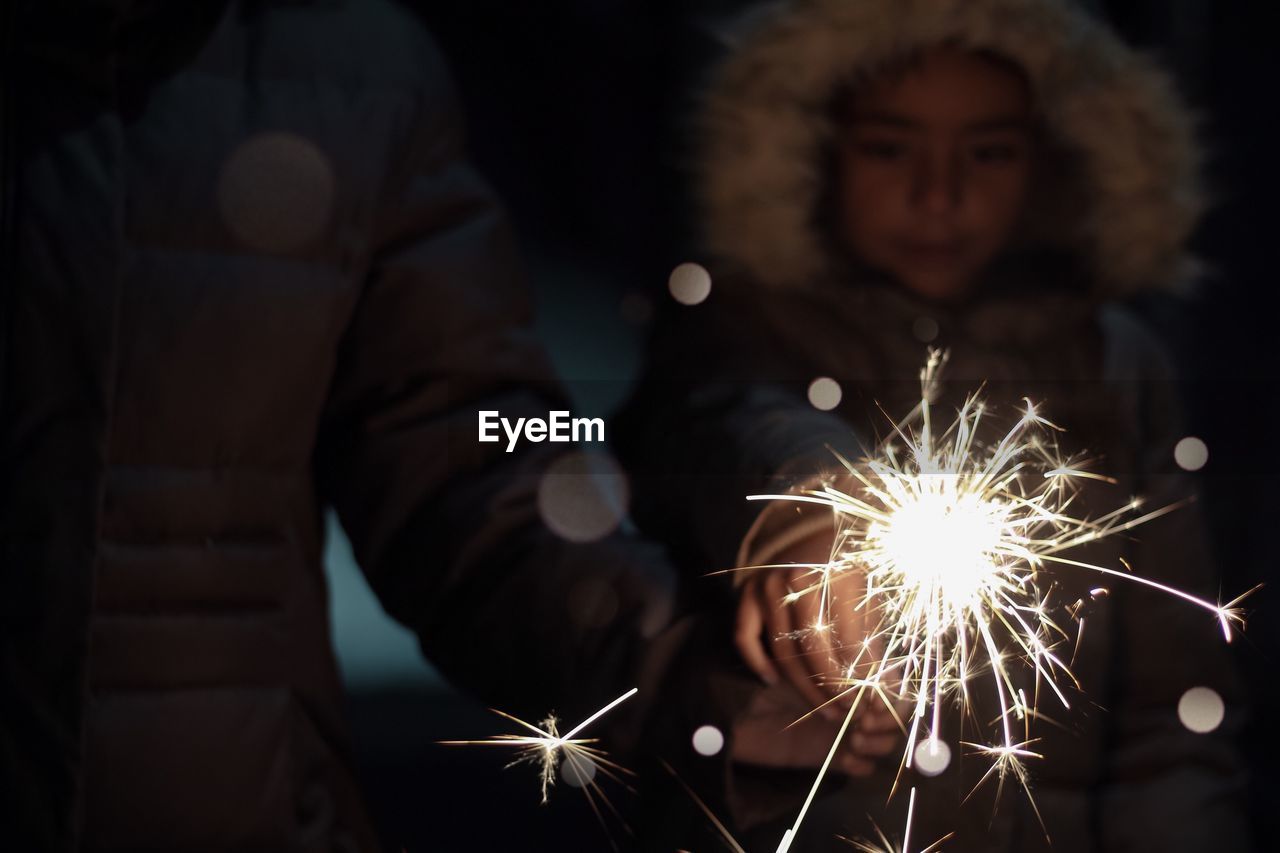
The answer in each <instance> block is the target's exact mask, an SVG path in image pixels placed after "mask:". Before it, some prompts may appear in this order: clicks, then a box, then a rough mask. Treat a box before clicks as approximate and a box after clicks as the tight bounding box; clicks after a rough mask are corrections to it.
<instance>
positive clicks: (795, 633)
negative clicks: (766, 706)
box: [735, 530, 900, 775]
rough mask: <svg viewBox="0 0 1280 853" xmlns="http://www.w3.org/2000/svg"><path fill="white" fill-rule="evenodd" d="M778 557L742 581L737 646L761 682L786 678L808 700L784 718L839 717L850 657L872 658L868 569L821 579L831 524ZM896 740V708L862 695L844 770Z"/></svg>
mask: <svg viewBox="0 0 1280 853" xmlns="http://www.w3.org/2000/svg"><path fill="white" fill-rule="evenodd" d="M775 558H776V560H777V564H776V565H775V567H773V568H769V569H765V570H762V571H759V572H754V573H753V574H752V575H751V576H750V577H748V579H747V581H746V582H745V583H743V584H742V586H741V587H740V598H739V602H738V612H737V625H736V631H735V643H736V645H737V648H738V651H739V652H740V653H741V655H742V657H743V659H744V660H745V661H746V663H747V665H748V666H750V667H751V669H752V670H753V671H754V672H755V673H756V674H757V675H759V676H760V678H761V679H762V680H763V681H765V683H767V684H770V685H777V684H779V683H783V682H785V683H786V684H788V685H790V686H791V687H793V688H795V691H797V692H798V693H799V696H800V697H801V698H803V700H804V701H805V702H807V703H808V707H807V708H805V709H803V711H802V712H801V713H800V714H796V715H795V716H793V717H792V719H791V720H788V721H784V722H783V725H787V724H790V723H791V722H794V720H795V719H796V718H797V717H799V716H805V715H809V714H815V711H816V714H815V715H816V716H819V717H821V718H822V719H824V720H826V721H828V722H836V723H838V722H840V721H842V720H843V718H844V715H845V713H846V711H847V710H848V705H849V703H850V702H851V701H852V700H851V698H850V694H849V692H848V691H847V689H846V688H847V686H848V680H849V678H850V677H852V676H853V675H854V674H855V673H854V671H853V669H854V662H855V661H857V660H861V661H863V663H864V664H865V661H867V660H869V659H871V658H872V657H873V656H870V655H867V654H866V648H867V647H866V643H867V642H868V637H869V635H870V634H871V632H872V629H873V627H874V626H873V625H872V624H871V622H870V620H869V617H868V615H867V611H866V610H865V609H862V608H858V607H857V604H858V603H859V602H860V601H861V600H862V599H863V598H864V597H865V595H866V579H865V575H864V574H863V573H862V572H859V571H847V572H843V573H841V574H840V575H839V576H837V577H831V578H825V579H824V577H823V572H824V570H825V568H826V567H827V566H828V565H829V563H830V562H831V560H832V559H833V554H832V534H831V533H830V532H829V531H828V532H823V531H821V530H819V531H818V532H817V533H814V534H812V535H808V536H806V537H805V538H803V539H802V540H801V541H799V542H798V543H796V544H794V545H790V546H788V547H786V548H784V549H782V550H781V551H778V552H776V554H775ZM789 564H793V565H791V567H788V565H789ZM824 584H825V586H824ZM862 668H864V669H865V665H864V666H863V667H862ZM899 716H900V715H899ZM776 731H777V729H776V728H775V732H776ZM899 741H900V731H899V723H898V718H897V717H895V715H894V714H893V712H892V711H890V710H889V709H888V708H887V707H886V706H885V705H884V704H883V703H880V702H864V703H863V705H862V707H861V708H860V709H859V710H858V712H857V715H856V729H855V731H854V734H853V737H852V739H851V741H850V747H851V749H852V753H847V754H846V756H845V759H846V761H847V766H845V767H844V769H845V770H846V771H847V772H852V773H854V775H867V774H869V773H870V772H871V770H872V769H873V765H872V763H871V760H873V759H875V758H879V757H881V756H884V755H888V754H889V753H890V752H892V751H893V750H894V749H895V747H896V746H897V745H898V743H899ZM829 743H830V741H828V744H829ZM796 760H801V759H800V758H799V757H797V759H796Z"/></svg>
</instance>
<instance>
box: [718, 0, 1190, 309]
mask: <svg viewBox="0 0 1280 853" xmlns="http://www.w3.org/2000/svg"><path fill="white" fill-rule="evenodd" d="M944 43H946V44H955V45H959V46H962V47H967V48H972V49H975V50H986V51H991V52H994V53H997V54H1000V55H1002V56H1004V57H1006V58H1008V59H1010V60H1012V61H1013V62H1015V63H1017V64H1018V65H1019V66H1021V67H1022V69H1023V70H1024V71H1025V73H1026V75H1027V78H1028V80H1029V81H1030V84H1031V86H1032V90H1033V94H1034V97H1035V102H1036V108H1037V111H1038V114H1039V117H1040V119H1041V121H1042V123H1043V125H1044V128H1045V130H1046V132H1047V133H1048V135H1049V138H1050V140H1051V141H1052V143H1053V144H1054V145H1055V146H1057V147H1060V148H1061V149H1062V150H1063V151H1065V152H1067V153H1068V154H1069V155H1070V156H1071V158H1072V161H1073V162H1074V163H1075V164H1077V168H1078V175H1077V181H1078V183H1079V186H1078V187H1076V188H1075V189H1076V190H1077V191H1080V192H1081V193H1082V197H1081V199H1080V203H1079V204H1077V205H1073V206H1070V207H1067V206H1064V207H1063V211H1064V213H1062V214H1059V215H1058V216H1057V219H1058V220H1060V221H1054V222H1052V223H1051V226H1052V227H1051V232H1046V233H1053V234H1054V236H1055V242H1059V243H1060V245H1061V246H1062V247H1065V248H1067V249H1068V250H1069V251H1070V252H1072V253H1073V254H1074V255H1075V256H1076V257H1078V258H1079V259H1080V260H1082V261H1083V262H1084V263H1085V264H1086V267H1087V269H1088V271H1089V274H1090V277H1091V278H1092V280H1093V282H1094V285H1095V288H1096V291H1097V293H1098V294H1100V295H1103V296H1108V297H1115V296H1126V295H1129V294H1132V293H1135V292H1137V291H1141V290H1144V289H1150V288H1159V287H1169V286H1173V285H1175V284H1177V283H1179V282H1181V281H1183V280H1184V279H1185V277H1186V274H1187V273H1188V271H1189V264H1188V262H1187V257H1186V255H1185V254H1184V251H1185V250H1184V243H1185V241H1186V239H1187V237H1188V235H1189V234H1190V232H1191V229H1192V227H1193V226H1194V224H1195V221H1196V219H1197V217H1198V215H1199V212H1200V210H1201V208H1202V206H1203V205H1202V194H1201V192H1200V188H1199V185H1198V161H1199V156H1198V150H1197V146H1196V144H1195V141H1194V139H1193V134H1192V122H1191V118H1190V114H1189V112H1188V110H1187V109H1186V108H1185V107H1184V106H1183V105H1182V103H1181V102H1180V101H1179V99H1178V97H1177V96H1176V93H1175V92H1174V89H1173V86H1172V83H1171V81H1170V80H1169V79H1168V77H1167V76H1166V75H1165V74H1164V73H1163V72H1161V71H1160V70H1159V69H1158V68H1157V67H1156V66H1155V65H1154V64H1153V63H1152V62H1151V61H1149V60H1147V59H1146V58H1144V57H1142V56H1140V55H1138V54H1137V53H1135V52H1134V51H1132V50H1131V49H1129V48H1128V47H1126V46H1125V45H1124V44H1122V43H1121V42H1120V41H1119V39H1118V38H1117V37H1116V36H1114V35H1113V34H1112V33H1110V32H1109V31H1108V30H1107V29H1106V28H1105V27H1103V26H1101V25H1100V24H1098V23H1097V22H1095V21H1093V20H1092V19H1090V18H1089V17H1088V16H1087V15H1086V14H1085V13H1084V11H1083V10H1080V9H1077V8H1074V7H1072V6H1070V5H1069V4H1068V3H1067V2H1064V0H791V2H782V3H776V4H772V5H770V6H767V7H764V8H762V9H759V10H757V11H756V12H755V13H754V14H752V15H751V16H750V17H749V19H748V20H747V21H745V22H744V26H743V28H742V31H741V32H740V33H738V34H737V35H736V36H735V37H734V38H733V40H732V42H731V47H732V52H731V54H730V56H729V57H728V58H727V60H726V61H725V62H724V63H723V64H722V65H721V66H720V68H719V69H718V71H717V72H716V74H715V76H714V77H713V79H712V80H711V85H710V87H709V89H708V92H707V94H706V97H705V101H704V104H703V112H702V114H701V121H700V127H699V130H700V133H701V143H702V144H701V148H700V154H699V158H700V162H699V169H698V172H699V181H700V183H699V195H700V202H701V204H702V210H703V221H704V226H705V240H706V248H707V249H708V250H709V251H710V252H711V253H712V254H713V255H714V256H715V257H716V258H718V259H719V260H720V261H721V262H723V263H725V264H726V265H727V266H729V267H730V268H732V269H735V270H737V271H739V272H741V273H742V274H744V275H746V276H747V277H749V278H751V279H753V280H755V281H757V282H759V283H761V284H763V285H766V286H773V287H792V286H797V285H802V284H804V283H806V282H809V281H812V280H814V279H815V278H817V277H820V276H822V275H823V274H824V273H825V272H829V271H830V268H831V265H832V264H833V262H834V260H835V259H834V258H832V257H830V255H831V252H830V250H829V249H828V246H829V241H828V240H826V239H824V237H823V235H822V234H821V233H819V229H818V227H817V226H816V224H815V211H816V210H817V206H818V204H819V200H820V198H821V196H822V185H823V182H824V181H825V180H827V179H828V176H827V175H826V174H825V169H824V167H823V163H824V162H825V159H824V158H823V156H822V151H823V148H824V146H825V145H826V144H827V141H828V140H829V139H830V134H831V127H830V124H831V119H830V117H829V112H830V111H829V109H828V106H829V104H830V102H831V99H832V97H833V96H834V95H835V94H836V92H837V91H838V89H839V88H840V87H841V86H843V85H845V84H847V82H848V81H849V80H850V79H851V78H853V77H854V76H855V75H860V74H865V73H868V72H873V71H874V70H875V69H876V68H878V67H882V66H884V65H886V64H888V63H892V62H894V61H895V60H899V59H901V58H902V57H903V56H906V55H910V54H911V53H913V52H915V51H918V50H922V49H927V48H930V47H933V46H937V45H941V44H944ZM1068 209H1070V210H1072V211H1074V212H1073V213H1071V214H1066V213H1065V210H1068Z"/></svg>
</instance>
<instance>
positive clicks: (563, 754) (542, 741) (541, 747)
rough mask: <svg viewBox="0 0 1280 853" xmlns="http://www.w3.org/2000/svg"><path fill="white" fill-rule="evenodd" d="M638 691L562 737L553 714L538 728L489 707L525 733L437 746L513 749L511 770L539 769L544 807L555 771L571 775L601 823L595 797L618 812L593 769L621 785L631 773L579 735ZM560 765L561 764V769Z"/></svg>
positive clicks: (553, 781) (595, 740) (614, 702)
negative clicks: (524, 766) (526, 766)
mask: <svg viewBox="0 0 1280 853" xmlns="http://www.w3.org/2000/svg"><path fill="white" fill-rule="evenodd" d="M637 692H639V688H638V687H633V688H631V689H630V690H628V691H627V692H626V693H624V694H622V695H621V696H619V697H618V698H617V699H614V700H613V701H612V702H610V703H609V704H608V705H605V706H604V707H603V708H601V709H600V710H598V711H596V712H595V713H593V714H592V715H591V716H589V717H587V718H586V719H585V720H583V721H582V722H580V723H578V725H576V726H574V727H573V728H572V729H570V730H569V731H567V732H565V733H564V734H560V732H559V724H560V721H559V720H558V719H557V718H556V716H555V714H550V715H548V716H547V718H546V719H544V720H543V721H542V723H541V725H540V726H535V725H534V724H533V723H529V722H525V721H524V720H521V719H520V718H518V717H515V716H512V715H511V714H508V713H506V712H504V711H499V710H497V709H496V708H490V709H489V710H491V711H493V713H495V714H497V715H498V716H500V717H503V718H504V719H507V720H510V721H511V722H513V723H515V724H516V725H518V726H519V727H520V728H521V729H523V730H524V731H525V732H527V733H526V734H501V735H494V736H493V737H491V738H488V739H485V740H446V741H440V743H442V744H445V745H448V746H503V747H511V748H514V749H515V750H516V758H515V760H513V761H512V762H511V763H510V764H508V765H507V767H508V768H510V767H514V766H516V765H517V764H533V765H535V766H537V767H538V769H539V776H540V778H541V783H542V802H543V804H544V805H545V804H546V802H547V797H548V793H549V791H550V789H551V787H552V786H554V785H555V783H556V774H557V772H559V773H560V774H561V775H567V774H568V773H572V774H573V777H572V778H571V779H570V781H571V783H572V784H576V785H577V786H578V787H581V788H582V790H583V793H584V794H586V797H587V802H588V804H589V805H590V806H591V809H592V811H593V812H595V815H596V817H597V818H598V819H599V820H600V822H601V823H602V824H603V823H604V815H603V814H602V813H601V812H600V809H599V807H598V806H597V802H596V798H597V797H598V798H599V801H600V802H601V803H603V804H604V805H605V807H606V808H608V809H609V811H610V812H612V813H614V814H615V815H616V814H617V813H616V812H615V811H614V809H613V806H612V805H611V804H610V803H609V800H608V799H607V798H606V797H605V796H604V791H603V790H602V789H601V788H600V786H599V784H598V783H597V782H596V781H595V773H596V770H597V769H598V770H599V771H600V772H601V773H603V774H604V775H605V776H607V777H608V778H610V779H612V780H613V781H615V782H618V783H619V784H624V785H625V782H623V780H622V778H621V777H622V776H623V775H627V776H629V775H631V771H630V770H627V769H626V768H625V767H622V766H621V765H619V764H617V763H615V762H614V761H612V760H611V759H610V758H609V757H608V754H607V753H605V752H604V751H603V750H601V749H599V748H597V747H596V746H594V744H596V743H597V742H598V738H579V737H578V735H579V734H580V733H581V732H582V731H583V730H584V729H586V728H587V726H589V725H591V724H592V723H594V722H595V721H596V720H598V719H600V718H601V717H603V716H604V715H605V714H607V713H609V712H610V711H612V710H613V709H614V708H616V707H617V706H619V705H621V704H622V703H623V702H625V701H627V700H628V699H630V698H631V697H632V696H634V695H636V693H637ZM562 764H563V765H564V766H563V768H562V766H561V765H562Z"/></svg>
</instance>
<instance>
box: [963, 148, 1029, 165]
mask: <svg viewBox="0 0 1280 853" xmlns="http://www.w3.org/2000/svg"><path fill="white" fill-rule="evenodd" d="M970 153H971V156H972V157H973V159H974V160H975V161H977V162H979V163H990V164H993V165H999V164H1003V163H1013V162H1015V161H1017V160H1018V159H1019V158H1020V157H1021V156H1022V150H1021V149H1020V148H1019V147H1018V146H1016V145H1010V144H1008V143H988V144H985V145H976V146H974V147H973V149H972V150H971V152H970Z"/></svg>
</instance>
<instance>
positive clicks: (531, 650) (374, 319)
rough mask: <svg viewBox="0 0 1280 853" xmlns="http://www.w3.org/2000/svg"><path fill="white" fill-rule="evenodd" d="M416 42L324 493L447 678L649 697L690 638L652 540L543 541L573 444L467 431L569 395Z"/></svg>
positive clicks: (343, 360) (567, 702)
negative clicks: (547, 495)
mask: <svg viewBox="0 0 1280 853" xmlns="http://www.w3.org/2000/svg"><path fill="white" fill-rule="evenodd" d="M420 53H421V57H422V61H423V62H424V63H425V64H426V66H427V67H426V70H425V71H424V73H423V75H422V76H423V80H424V83H423V85H422V86H421V87H420V89H419V90H417V91H414V92H413V93H412V95H411V96H409V97H407V98H406V99H405V104H406V108H405V110H404V120H403V135H402V138H400V139H399V140H397V141H396V142H395V143H394V145H393V146H392V147H393V150H392V152H391V161H390V162H391V163H392V167H391V169H390V171H389V173H388V174H387V177H386V191H385V198H384V200H383V201H382V203H381V205H380V207H379V210H378V213H377V223H376V227H375V239H376V246H375V249H374V251H373V252H372V258H371V261H370V268H369V271H368V274H367V277H366V280H365V282H364V285H363V287H364V290H363V292H362V294H361V296H360V299H359V302H358V304H357V305H356V307H355V309H354V313H353V315H352V316H351V318H350V320H349V325H348V328H347V329H346V331H345V334H344V337H343V340H342V342H341V345H340V352H339V355H338V360H337V364H336V368H335V375H334V377H333V380H332V385H331V389H330V395H329V400H328V403H327V407H326V412H325V415H324V418H323V423H322V427H321V435H320V437H319V443H318V450H317V476H318V478H319V483H320V489H321V492H322V495H323V497H324V498H325V500H326V501H328V502H329V503H331V504H332V505H333V506H334V508H335V509H336V511H337V513H338V517H339V519H340V521H341V523H342V525H343V528H344V529H345V531H346V532H347V534H348V535H349V537H350V539H351V542H352V545H353V548H354V553H355V556H356V559H357V562H358V563H359V565H360V566H361V568H362V570H363V571H364V573H365V575H366V576H367V578H368V579H369V581H370V583H371V585H372V587H373V589H374V591H375V592H376V594H377V595H378V597H379V600H380V601H381V603H382V605H383V607H384V608H385V609H386V610H387V612H388V613H390V614H391V615H392V616H393V617H394V618H396V619H397V620H398V621H400V622H402V623H403V624H405V625H407V626H409V627H410V628H411V629H413V630H414V631H415V632H416V633H417V635H418V637H419V639H420V643H421V646H422V649H423V651H424V653H425V654H426V656H427V657H429V658H430V659H431V660H432V662H433V663H435V664H437V665H438V666H439V668H440V669H441V671H442V672H443V673H444V674H445V675H446V676H447V677H448V678H449V679H450V680H451V681H453V682H454V683H456V684H457V685H459V686H462V687H465V688H467V689H469V690H471V691H473V692H475V693H477V694H479V695H480V696H481V697H482V698H484V699H485V700H487V701H489V702H490V703H493V704H495V705H497V706H499V707H502V708H503V709H504V710H508V711H511V712H513V713H520V714H535V715H536V714H545V713H546V712H547V711H549V710H551V709H553V708H554V709H555V710H556V711H558V712H561V713H569V714H571V713H576V712H579V711H583V710H586V709H594V708H595V707H599V706H600V705H602V704H603V703H604V702H605V701H607V700H609V699H612V698H614V696H616V695H618V694H621V693H622V692H623V691H625V690H626V689H628V688H630V687H634V686H639V687H641V688H642V694H643V693H645V692H646V690H647V691H648V692H649V693H650V694H651V693H652V690H651V689H649V688H652V687H653V685H654V683H655V680H654V679H656V677H657V673H660V672H662V671H663V670H664V669H665V666H666V663H667V661H668V660H669V658H670V656H671V654H672V653H673V650H674V649H675V648H676V647H677V646H678V645H679V643H680V642H681V638H682V636H683V632H684V631H685V630H686V629H687V625H686V624H685V623H684V622H681V621H680V620H679V618H678V617H679V613H680V606H679V604H678V595H677V589H676V585H675V580H674V575H673V573H672V572H671V571H670V570H669V568H668V565H667V563H666V561H665V558H664V557H663V555H662V553H661V551H660V550H659V549H657V548H655V547H652V546H648V545H643V544H641V543H639V542H637V541H635V540H633V539H628V538H625V537H623V536H621V535H614V536H611V537H608V538H604V539H601V540H598V541H595V542H589V543H574V542H570V541H567V540H565V539H562V538H560V537H558V536H556V535H555V534H554V533H552V531H551V530H549V529H548V527H547V526H546V525H545V524H544V523H543V521H542V519H541V518H540V516H539V512H538V506H537V496H538V490H539V484H540V482H541V479H542V477H543V476H544V474H545V472H546V471H547V468H548V466H549V465H550V464H551V462H552V461H553V459H554V458H555V457H557V456H558V455H560V454H562V453H564V452H566V445H564V444H550V443H539V444H532V443H528V442H522V443H520V444H519V445H517V447H516V448H515V450H514V451H513V452H507V451H506V442H505V441H502V442H497V443H481V442H480V441H479V440H478V412H480V411H482V410H485V411H497V412H500V413H501V415H502V417H504V418H508V419H510V420H512V421H514V420H515V419H516V418H521V417H535V416H536V417H543V418H545V417H546V416H547V413H548V411H549V410H556V409H567V408H568V406H567V404H566V402H565V397H564V395H563V394H562V392H561V389H560V388H559V386H558V385H557V384H556V382H555V381H554V380H553V378H552V373H551V369H550V366H549V363H548V361H547V359H546V358H545V356H544V353H543V352H542V350H541V349H540V347H539V345H538V344H537V343H536V341H535V340H534V338H533V337H532V330H531V311H530V303H529V297H528V294H527V292H526V288H525V285H524V282H523V280H522V278H521V275H520V273H519V271H518V269H517V264H516V262H515V260H514V255H515V253H514V249H513V243H512V239H511V236H510V234H509V233H508V230H507V228H506V225H505V223H504V220H503V217H502V215H501V213H500V211H499V209H498V207H497V205H496V204H495V201H494V199H493V198H492V196H491V194H490V192H489V191H488V190H487V189H486V187H485V186H484V185H483V183H482V181H481V180H480V179H479V178H478V176H477V175H476V173H475V172H474V171H473V170H472V168H471V167H470V166H469V165H468V163H467V162H466V160H465V157H464V152H463V146H462V140H461V132H460V122H459V118H458V115H457V108H456V104H455V103H454V98H453V94H452V90H451V87H450V86H449V84H448V82H447V80H448V78H447V74H446V71H445V69H444V68H443V64H442V61H441V60H440V57H439V54H438V52H436V50H435V49H434V47H433V46H431V45H430V44H424V45H423V46H422V47H421V49H420ZM650 698H651V697H650ZM643 701H644V700H637V702H632V703H628V705H627V706H626V708H633V707H639V706H641V705H643ZM629 713H631V712H630V711H628V710H625V709H624V710H622V711H621V713H620V714H618V715H616V717H617V718H619V719H620V718H624V717H626V716H627V715H628V714H629ZM611 716H613V715H611ZM538 718H539V717H536V716H535V717H534V719H538Z"/></svg>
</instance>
